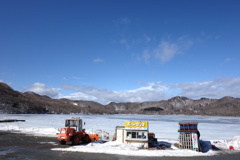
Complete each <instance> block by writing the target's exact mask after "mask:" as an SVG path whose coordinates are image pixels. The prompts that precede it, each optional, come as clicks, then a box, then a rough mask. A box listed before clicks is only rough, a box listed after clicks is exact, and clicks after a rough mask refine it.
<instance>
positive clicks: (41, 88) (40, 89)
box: [27, 82, 58, 98]
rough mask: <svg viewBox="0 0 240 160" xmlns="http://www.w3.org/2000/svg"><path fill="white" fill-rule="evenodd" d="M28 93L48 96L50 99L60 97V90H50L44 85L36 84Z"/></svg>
mask: <svg viewBox="0 0 240 160" xmlns="http://www.w3.org/2000/svg"><path fill="white" fill-rule="evenodd" d="M27 91H32V92H35V93H37V94H40V95H47V96H49V97H52V98H53V97H57V96H58V89H56V88H49V87H47V86H46V85H45V84H43V83H38V82H36V83H34V84H32V86H31V87H30V88H28V89H27Z"/></svg>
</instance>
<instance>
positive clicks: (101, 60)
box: [93, 58, 104, 63]
mask: <svg viewBox="0 0 240 160" xmlns="http://www.w3.org/2000/svg"><path fill="white" fill-rule="evenodd" d="M93 62H94V63H101V62H104V60H103V59H101V58H96V59H94V60H93Z"/></svg>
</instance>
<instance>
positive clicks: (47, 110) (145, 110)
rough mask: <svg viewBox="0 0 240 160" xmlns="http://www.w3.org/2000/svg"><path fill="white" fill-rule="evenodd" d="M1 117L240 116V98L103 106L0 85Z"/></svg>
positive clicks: (177, 98) (183, 99)
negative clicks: (11, 115)
mask: <svg viewBox="0 0 240 160" xmlns="http://www.w3.org/2000/svg"><path fill="white" fill-rule="evenodd" d="M159 99H160V97H159ZM0 113H7V114H71V113H75V114H76V113H78V114H155V115H206V116H207V115H208V116H240V98H234V97H223V98H220V99H209V98H201V99H197V100H193V99H189V98H187V97H179V96H177V97H173V98H171V99H168V100H161V101H148V102H141V103H140V102H124V103H116V102H111V103H109V104H107V105H103V104H100V103H97V102H94V101H83V100H69V99H52V98H50V97H48V96H45V95H39V94H37V93H34V92H24V93H22V92H19V91H15V90H13V89H12V88H11V87H10V86H8V85H7V84H5V83H2V82H0Z"/></svg>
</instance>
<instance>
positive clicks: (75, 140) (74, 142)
mask: <svg viewBox="0 0 240 160" xmlns="http://www.w3.org/2000/svg"><path fill="white" fill-rule="evenodd" d="M79 142H80V138H79V137H78V136H74V137H73V139H72V145H78V144H79Z"/></svg>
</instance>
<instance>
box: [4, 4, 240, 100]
mask: <svg viewBox="0 0 240 160" xmlns="http://www.w3.org/2000/svg"><path fill="white" fill-rule="evenodd" d="M239 8H240V1H238V0H101V1H100V0H82V1H81V0H41V1H32V0H21V1H19V0H1V1H0V55H1V59H0V62H1V63H0V81H1V82H5V83H7V84H9V85H10V86H11V87H12V88H13V89H15V90H18V91H20V92H25V91H34V92H36V93H39V94H45V95H48V96H50V97H52V98H69V99H77V100H93V101H97V102H99V103H102V104H107V103H109V102H111V101H115V102H142V101H158V100H163V99H169V98H171V97H174V96H186V97H188V98H192V99H198V98H201V97H207V98H221V97H223V96H233V97H240V92H239V90H240V69H239V68H240V29H239V28H240V18H239V15H240V9H239Z"/></svg>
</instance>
